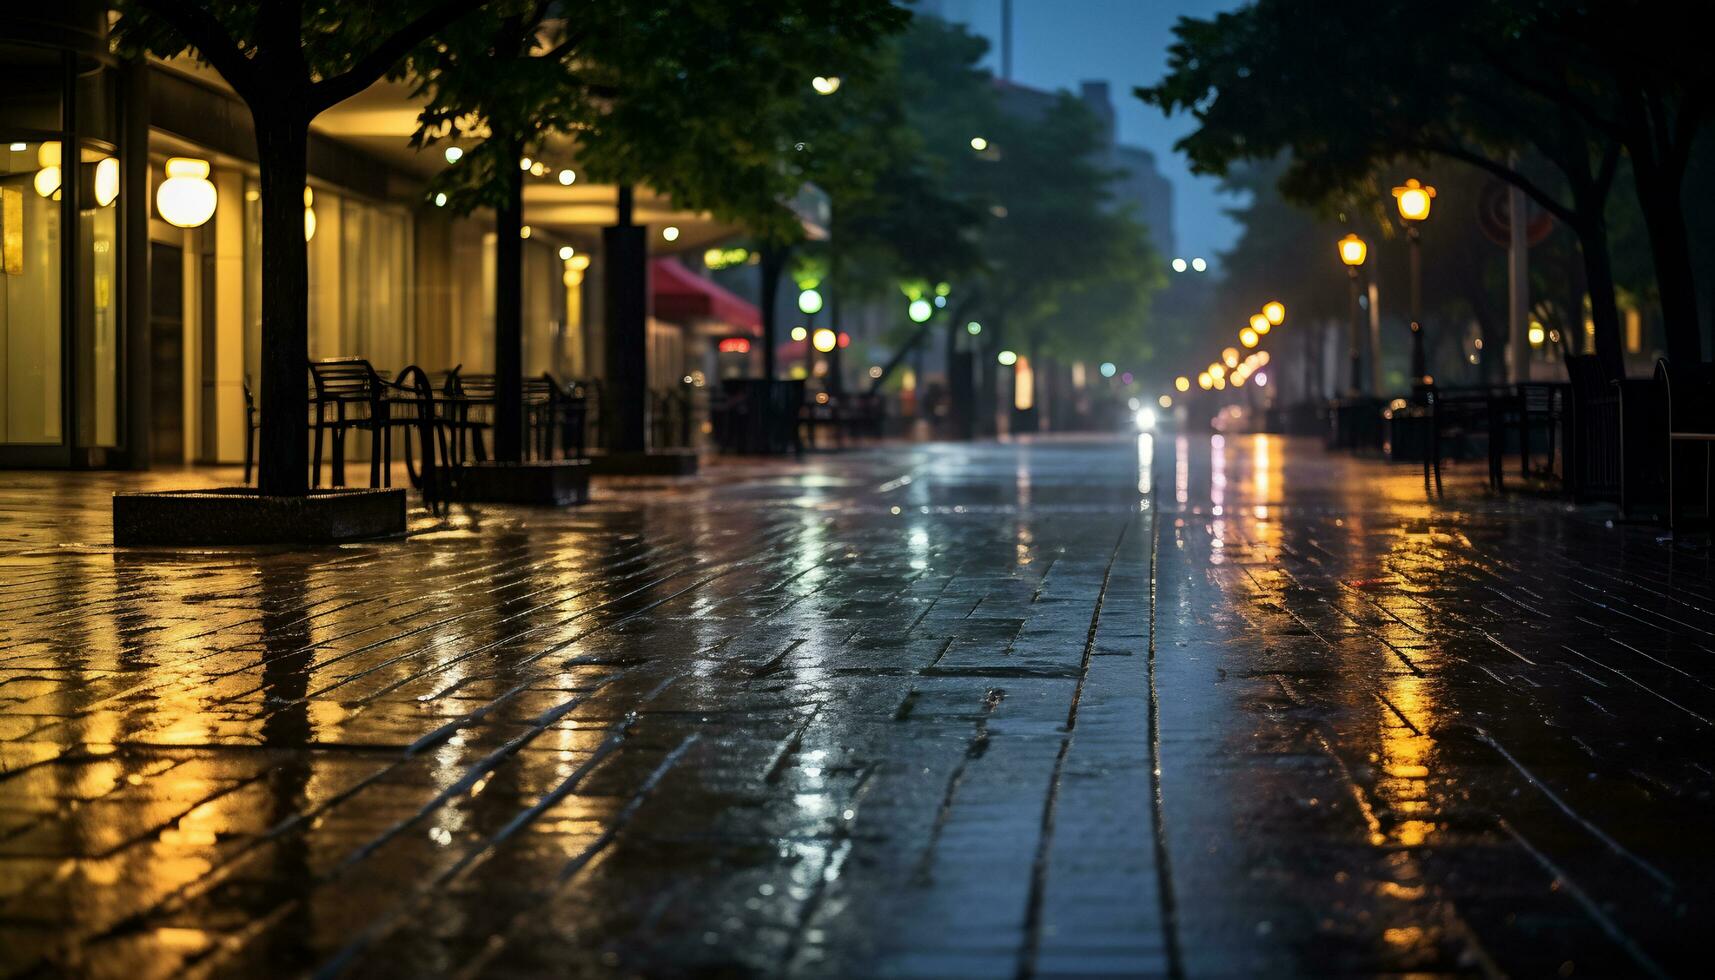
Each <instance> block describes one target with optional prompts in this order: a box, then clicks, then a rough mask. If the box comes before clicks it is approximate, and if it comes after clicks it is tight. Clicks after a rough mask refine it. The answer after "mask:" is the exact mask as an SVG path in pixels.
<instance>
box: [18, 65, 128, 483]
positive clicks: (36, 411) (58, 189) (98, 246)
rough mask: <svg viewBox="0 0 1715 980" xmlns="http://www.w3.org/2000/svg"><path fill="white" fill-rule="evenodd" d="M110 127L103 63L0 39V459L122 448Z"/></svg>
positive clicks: (68, 458) (115, 181)
mask: <svg viewBox="0 0 1715 980" xmlns="http://www.w3.org/2000/svg"><path fill="white" fill-rule="evenodd" d="M68 106H69V107H71V111H70V112H68V111H67V107H68ZM117 119H118V112H117V97H116V94H115V86H114V72H113V70H112V69H110V68H109V67H107V66H105V65H102V64H100V63H98V62H94V61H92V60H90V59H88V58H86V57H80V56H76V55H73V54H71V53H69V52H64V51H58V50H54V49H50V48H44V47H38V46H31V45H22V44H0V462H6V461H9V460H10V461H18V460H22V461H26V462H50V463H51V462H64V463H69V462H72V461H73V458H74V457H73V455H72V450H73V449H103V448H117V447H119V446H120V445H121V443H122V441H123V440H122V439H121V411H120V404H121V396H122V388H121V384H120V375H119V366H120V364H121V355H122V350H121V348H122V344H123V340H122V338H123V331H122V328H121V326H122V325H121V317H120V310H121V302H120V288H119V286H120V283H119V207H118V204H119V200H118V199H119V194H120V189H121V184H122V169H121V161H120V160H119V157H118V154H117V152H116V144H115V138H116V136H117V132H116V129H117ZM50 450H58V451H61V454H60V455H58V456H55V455H52V454H50V455H43V452H46V451H50ZM20 452H22V455H20Z"/></svg>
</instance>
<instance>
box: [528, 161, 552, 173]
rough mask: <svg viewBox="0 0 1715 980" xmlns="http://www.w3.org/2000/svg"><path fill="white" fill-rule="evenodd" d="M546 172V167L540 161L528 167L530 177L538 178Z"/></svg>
mask: <svg viewBox="0 0 1715 980" xmlns="http://www.w3.org/2000/svg"><path fill="white" fill-rule="evenodd" d="M547 172H548V165H547V164H545V163H543V162H542V161H540V160H537V161H536V162H535V163H532V164H531V165H530V176H532V177H540V176H542V175H543V174H546V173H547Z"/></svg>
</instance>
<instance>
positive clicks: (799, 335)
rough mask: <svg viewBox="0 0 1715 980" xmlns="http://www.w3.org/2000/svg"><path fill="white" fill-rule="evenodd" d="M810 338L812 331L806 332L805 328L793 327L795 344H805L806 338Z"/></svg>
mask: <svg viewBox="0 0 1715 980" xmlns="http://www.w3.org/2000/svg"><path fill="white" fill-rule="evenodd" d="M808 336H810V331H808V330H805V329H804V328H803V327H793V328H792V342H793V343H795V344H796V343H803V342H804V338H805V337H808Z"/></svg>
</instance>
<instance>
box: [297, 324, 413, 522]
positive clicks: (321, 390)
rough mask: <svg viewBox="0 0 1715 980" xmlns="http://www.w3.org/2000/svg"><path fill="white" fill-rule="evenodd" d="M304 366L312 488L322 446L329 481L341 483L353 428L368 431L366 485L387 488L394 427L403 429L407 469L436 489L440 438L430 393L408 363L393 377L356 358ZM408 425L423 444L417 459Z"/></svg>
mask: <svg viewBox="0 0 1715 980" xmlns="http://www.w3.org/2000/svg"><path fill="white" fill-rule="evenodd" d="M309 369H310V379H311V391H310V405H311V410H312V416H311V419H310V426H311V430H312V432H313V435H314V447H315V448H314V454H313V457H312V460H311V470H310V485H311V486H319V485H320V482H321V469H322V454H323V449H324V446H326V447H327V448H328V449H329V450H330V451H331V455H332V459H331V461H330V462H331V467H330V468H331V471H332V472H331V474H330V481H329V482H330V483H331V485H333V486H336V487H337V486H344V485H345V443H346V437H347V435H348V434H349V433H351V432H353V431H356V432H360V433H361V432H367V433H369V485H370V486H372V487H381V486H391V485H392V482H393V477H392V473H391V467H390V465H389V464H391V462H392V454H393V430H394V429H405V430H407V435H406V441H405V467H406V472H407V473H408V474H409V476H410V478H411V481H412V482H413V483H414V484H416V485H417V486H419V487H422V488H424V489H425V492H428V493H431V494H432V493H434V492H435V490H436V488H437V486H438V483H437V480H438V474H437V473H436V459H435V456H436V442H437V441H438V440H439V439H440V436H439V434H438V433H437V431H436V428H435V421H436V409H435V403H434V392H433V389H432V387H431V386H430V384H429V380H428V376H427V375H426V374H424V373H423V371H422V370H421V369H420V368H417V367H407V368H405V369H404V370H403V371H401V372H400V373H399V375H398V377H397V378H395V379H394V380H392V381H388V380H386V379H384V378H382V377H381V376H380V375H379V374H378V373H376V370H375V368H374V366H373V365H371V364H370V363H369V362H368V361H366V360H364V359H362V358H357V357H341V358H330V359H327V360H321V361H311V362H310V365H309ZM412 428H415V429H416V433H417V435H418V442H419V443H420V444H421V447H422V456H423V459H422V462H421V463H417V462H416V461H415V459H414V457H413V453H412V451H411V442H410V437H409V436H410V429H412ZM443 455H444V453H443Z"/></svg>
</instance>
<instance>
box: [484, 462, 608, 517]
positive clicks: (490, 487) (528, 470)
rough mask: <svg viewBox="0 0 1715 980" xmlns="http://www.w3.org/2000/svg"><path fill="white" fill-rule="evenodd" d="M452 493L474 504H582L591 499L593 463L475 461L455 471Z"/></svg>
mask: <svg viewBox="0 0 1715 980" xmlns="http://www.w3.org/2000/svg"><path fill="white" fill-rule="evenodd" d="M452 495H453V497H454V498H455V499H457V500H459V501H462V502H464V503H473V504H474V503H484V504H539V505H543V506H551V507H563V506H566V505H568V504H581V503H585V502H587V501H588V500H589V499H590V465H589V463H588V462H586V461H584V460H581V459H556V460H541V461H532V462H524V463H496V462H493V461H488V462H482V463H471V464H469V465H467V466H461V467H459V468H458V470H457V472H456V473H455V475H454V477H453V493H452Z"/></svg>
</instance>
